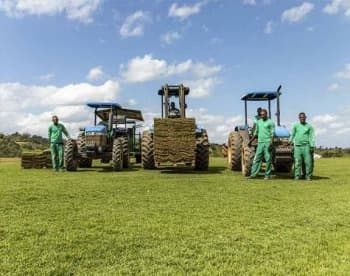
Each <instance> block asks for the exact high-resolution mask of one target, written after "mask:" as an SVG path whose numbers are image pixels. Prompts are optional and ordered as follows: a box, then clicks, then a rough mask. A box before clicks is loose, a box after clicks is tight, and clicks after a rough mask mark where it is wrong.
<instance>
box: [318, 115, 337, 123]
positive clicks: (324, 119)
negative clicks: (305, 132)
mask: <svg viewBox="0 0 350 276" xmlns="http://www.w3.org/2000/svg"><path fill="white" fill-rule="evenodd" d="M337 119H338V117H337V116H334V115H330V114H324V115H317V116H315V117H314V118H313V119H312V122H313V123H322V124H328V123H332V122H335V121H336V120H337Z"/></svg>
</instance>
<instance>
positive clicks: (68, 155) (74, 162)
mask: <svg viewBox="0 0 350 276" xmlns="http://www.w3.org/2000/svg"><path fill="white" fill-rule="evenodd" d="M64 163H65V164H66V169H67V171H70V172H71V171H76V170H77V168H78V147H77V143H76V142H75V141H74V140H73V139H68V141H67V142H66V145H65V147H64Z"/></svg>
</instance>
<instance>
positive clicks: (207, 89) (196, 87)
mask: <svg viewBox="0 0 350 276" xmlns="http://www.w3.org/2000/svg"><path fill="white" fill-rule="evenodd" d="M185 83H186V85H188V86H189V87H190V88H191V93H190V97H192V98H202V97H206V96H209V95H210V94H211V93H212V91H213V89H214V88H215V87H216V85H218V84H219V83H220V81H219V80H218V79H217V78H215V77H213V78H206V79H198V80H195V81H186V82H185Z"/></svg>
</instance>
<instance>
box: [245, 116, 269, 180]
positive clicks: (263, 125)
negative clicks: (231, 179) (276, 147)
mask: <svg viewBox="0 0 350 276" xmlns="http://www.w3.org/2000/svg"><path fill="white" fill-rule="evenodd" d="M260 117H261V118H260V120H257V124H256V127H255V130H254V133H253V138H252V139H251V140H250V141H249V146H250V145H251V143H252V142H253V141H254V140H255V139H256V138H258V146H257V148H256V153H255V156H254V160H253V166H252V170H251V173H250V176H249V177H248V179H251V178H255V177H256V176H257V175H258V173H259V172H260V168H261V163H262V161H263V158H265V161H266V169H265V178H264V179H270V177H271V168H272V154H271V153H272V149H273V144H272V143H273V137H274V135H275V123H274V122H273V121H272V120H271V119H269V118H268V117H267V110H266V109H262V110H261V112H260Z"/></svg>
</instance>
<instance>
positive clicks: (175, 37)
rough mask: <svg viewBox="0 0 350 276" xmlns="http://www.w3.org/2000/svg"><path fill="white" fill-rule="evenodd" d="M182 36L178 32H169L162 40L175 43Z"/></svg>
mask: <svg viewBox="0 0 350 276" xmlns="http://www.w3.org/2000/svg"><path fill="white" fill-rule="evenodd" d="M180 38H181V34H179V33H178V32H176V31H175V32H167V33H165V34H163V35H162V36H161V39H162V41H164V42H165V43H167V44H171V43H173V41H175V40H179V39H180Z"/></svg>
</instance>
